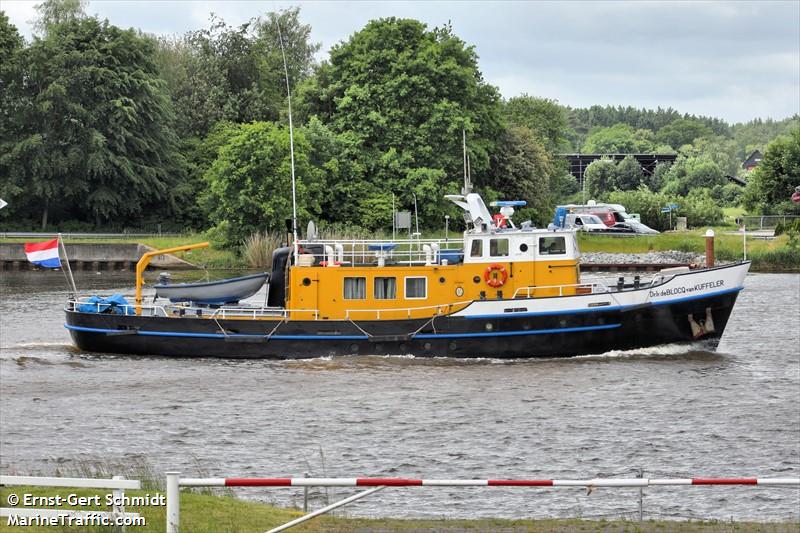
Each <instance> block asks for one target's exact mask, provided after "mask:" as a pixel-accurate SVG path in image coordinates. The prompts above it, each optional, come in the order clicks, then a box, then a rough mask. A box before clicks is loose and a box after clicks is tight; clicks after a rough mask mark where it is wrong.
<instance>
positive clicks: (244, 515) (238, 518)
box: [0, 487, 800, 533]
mask: <svg viewBox="0 0 800 533" xmlns="http://www.w3.org/2000/svg"><path fill="white" fill-rule="evenodd" d="M156 492H158V493H160V494H163V492H161V491H159V490H157V489H150V490H135V491H125V495H126V496H144V495H148V494H149V495H150V496H151V497H152V496H153V495H154V494H155V493H156ZM10 493H16V494H33V495H35V496H55V495H61V496H62V497H66V496H67V495H68V494H77V495H78V496H95V495H100V500H101V501H103V499H104V498H105V494H104V493H102V491H99V490H97V489H57V490H56V489H44V488H34V487H3V488H2V489H0V497H2V500H3V502H4V503H5V501H6V499H7V497H8V495H9V494H10ZM69 508H71V507H69V506H65V507H61V508H60V509H69ZM81 509H82V510H98V511H107V510H108V509H107V508H103V507H91V508H88V507H82V508H81ZM126 511H127V512H134V513H139V514H140V515H141V516H143V517H145V520H146V525H145V526H144V527H130V528H129V530H130V531H148V532H153V533H159V532H163V531H165V528H166V526H165V523H166V508H165V507H163V506H149V507H128V508H126ZM346 512H347V511H345V513H346ZM303 514H304V513H303V512H302V511H300V510H298V509H289V508H283V507H276V506H273V505H267V504H263V503H259V502H255V501H248V500H243V499H239V498H236V497H234V496H232V495H230V494H213V493H210V492H209V491H207V490H206V491H202V492H189V491H183V492H181V531H187V532H191V533H212V532H213V533H245V532H262V531H266V530H267V529H270V528H273V527H277V526H279V525H281V524H284V523H286V522H289V521H290V520H293V519H295V518H298V517H300V516H302V515H303ZM798 527H800V524H798V523H797V522H737V521H733V520H707V521H696V520H677V519H676V520H649V519H646V520H644V521H642V522H638V521H635V520H630V519H600V520H597V519H582V518H580V517H576V518H564V519H513V520H511V519H509V520H506V519H498V518H481V519H404V518H356V517H352V516H347V515H344V516H341V515H340V516H320V517H317V518H314V519H312V520H310V521H308V522H307V523H305V524H301V525H299V526H297V527H295V528H292V531H297V532H298V533H301V532H306V533H309V532H348V531H352V532H356V531H358V532H361V533H371V532H375V533H377V532H381V533H386V532H394V531H397V532H410V531H439V532H461V531H468V532H496V531H503V532H528V531H530V532H533V531H569V532H575V533H578V532H580V533H582V532H586V533H588V532H604V533H606V532H607V533H611V532H620V533H621V532H659V533H669V532H689V533H692V532H704V533H712V532H730V531H736V532H743V533H750V532H767V533H772V532H774V533H782V532H789V531H797V528H798ZM18 529H19V528H18V527H15V526H9V525H8V519H7V518H3V519H2V520H1V521H0V532H9V533H10V532H12V531H16V530H18ZM24 529H25V531H28V532H30V533H62V532H63V533H66V532H72V531H82V532H89V533H101V532H103V533H105V532H107V531H108V532H110V531H112V529H111V528H103V527H60V526H55V527H54V526H30V527H25V528H24Z"/></svg>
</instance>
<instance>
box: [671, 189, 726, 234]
mask: <svg viewBox="0 0 800 533" xmlns="http://www.w3.org/2000/svg"><path fill="white" fill-rule="evenodd" d="M681 202H683V203H681ZM675 203H677V204H678V205H679V206H680V208H679V210H678V212H679V213H680V215H685V216H686V218H687V222H688V224H689V226H690V227H697V226H718V225H720V224H722V219H723V212H722V208H721V207H720V206H719V203H718V202H717V201H716V200H714V198H712V197H711V194H710V192H709V190H708V189H694V190H692V191H691V192H690V193H689V195H688V196H686V198H684V199H682V200H681V199H680V198H676V202H675Z"/></svg>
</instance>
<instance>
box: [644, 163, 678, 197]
mask: <svg viewBox="0 0 800 533" xmlns="http://www.w3.org/2000/svg"><path fill="white" fill-rule="evenodd" d="M671 166H672V163H669V162H667V161H659V162H658V163H656V168H655V169H653V173H652V174H650V175H649V176H645V178H644V184H645V185H647V188H648V189H650V190H651V191H660V190H661V188H662V187H663V186H664V178H665V176H666V175H667V172H669V169H670V167H671Z"/></svg>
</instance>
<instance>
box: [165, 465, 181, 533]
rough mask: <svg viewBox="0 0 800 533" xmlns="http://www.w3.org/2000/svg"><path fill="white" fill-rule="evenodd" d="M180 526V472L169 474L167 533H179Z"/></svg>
mask: <svg viewBox="0 0 800 533" xmlns="http://www.w3.org/2000/svg"><path fill="white" fill-rule="evenodd" d="M180 524H181V487H180V472H167V533H178V529H179V528H180Z"/></svg>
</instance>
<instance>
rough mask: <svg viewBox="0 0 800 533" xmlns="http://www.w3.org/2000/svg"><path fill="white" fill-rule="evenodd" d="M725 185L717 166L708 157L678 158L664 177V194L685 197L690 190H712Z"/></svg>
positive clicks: (722, 175) (720, 170) (723, 176)
mask: <svg viewBox="0 0 800 533" xmlns="http://www.w3.org/2000/svg"><path fill="white" fill-rule="evenodd" d="M725 184H726V180H725V175H724V174H723V173H722V169H720V168H719V165H717V164H716V163H714V161H712V160H711V159H710V158H709V157H707V156H701V157H686V156H679V157H678V159H676V160H675V163H674V164H673V165H672V166H671V167H670V169H669V171H668V172H667V173H666V174H665V175H664V188H663V190H664V192H666V193H668V194H672V195H680V196H685V195H686V194H688V193H689V191H690V190H692V189H697V188H705V189H713V188H714V187H716V186H720V187H722V186H724V185H725Z"/></svg>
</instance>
